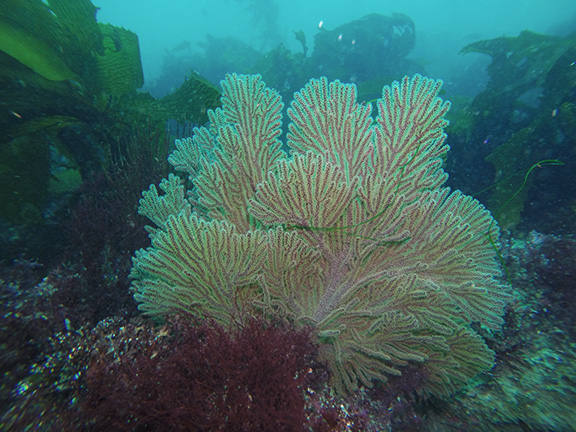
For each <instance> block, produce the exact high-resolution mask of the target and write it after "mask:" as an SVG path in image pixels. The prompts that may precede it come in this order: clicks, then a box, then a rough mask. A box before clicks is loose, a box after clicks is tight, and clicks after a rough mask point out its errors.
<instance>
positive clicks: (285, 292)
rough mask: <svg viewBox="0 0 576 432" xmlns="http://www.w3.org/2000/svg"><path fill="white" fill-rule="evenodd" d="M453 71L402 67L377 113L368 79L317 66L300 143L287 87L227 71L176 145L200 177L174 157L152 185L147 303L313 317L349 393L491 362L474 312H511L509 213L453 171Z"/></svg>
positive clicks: (139, 271) (208, 312)
mask: <svg viewBox="0 0 576 432" xmlns="http://www.w3.org/2000/svg"><path fill="white" fill-rule="evenodd" d="M441 84H442V83H441V81H434V80H432V79H428V78H425V77H422V76H420V75H415V76H414V77H412V78H409V77H405V78H404V79H403V80H402V81H401V82H394V83H393V84H392V85H391V86H386V87H384V89H383V93H382V97H381V98H380V99H378V100H377V102H376V105H377V111H378V113H377V115H376V116H373V115H372V106H371V105H370V104H359V103H358V102H357V100H356V87H355V85H353V84H344V83H341V82H340V81H334V82H328V80H327V79H326V78H320V79H312V80H310V81H309V82H308V84H307V85H306V86H305V87H304V88H303V89H302V90H300V91H299V92H297V93H296V94H295V96H294V101H293V102H292V104H291V106H290V108H289V109H288V111H287V112H288V117H289V119H290V123H289V125H288V133H287V136H286V144H287V146H288V147H289V149H290V150H289V153H287V152H286V151H285V150H284V149H283V144H282V142H281V141H280V139H279V137H280V134H281V127H282V111H283V104H282V101H281V98H280V96H279V94H278V93H277V92H276V91H275V90H273V89H270V88H267V87H266V85H265V83H264V82H263V80H262V78H261V77H260V76H258V75H255V76H247V75H235V74H232V75H228V76H227V77H226V79H225V80H224V81H223V82H222V89H223V94H222V107H221V108H218V109H216V110H214V111H210V112H209V119H210V125H209V126H208V127H201V128H196V129H194V134H193V136H192V137H191V138H188V139H183V140H177V141H176V150H175V151H174V152H173V153H172V154H171V156H170V157H169V162H170V163H171V164H172V165H173V167H174V168H175V169H176V171H178V172H182V173H185V174H187V175H188V179H187V180H183V179H181V178H180V177H177V176H175V175H172V174H171V175H170V176H169V177H168V178H167V179H164V180H162V182H161V183H160V189H161V190H162V191H163V194H162V193H159V192H158V189H157V188H156V186H154V185H152V186H150V189H149V190H148V191H146V192H144V194H143V198H142V200H141V201H140V210H139V211H140V213H141V214H143V215H145V216H147V217H148V218H149V219H150V220H151V221H152V222H153V224H154V226H150V227H147V228H148V230H149V235H150V238H151V246H150V247H149V248H147V249H146V250H144V249H142V250H140V251H138V252H137V253H136V256H135V257H134V259H133V262H134V266H133V269H132V278H133V290H134V295H135V298H136V299H137V301H138V302H139V303H140V308H141V310H143V311H144V312H146V313H148V314H153V315H158V316H166V315H170V314H173V313H175V312H177V311H186V312H187V313H191V314H193V315H196V316H199V317H205V318H210V319H212V320H215V321H216V322H217V323H220V324H223V325H229V324H230V323H231V322H232V323H235V324H237V325H242V323H243V322H244V321H245V320H246V319H247V318H248V317H250V316H253V315H259V316H264V317H278V316H279V317H282V318H284V319H286V320H288V321H290V322H292V323H293V324H294V325H296V326H304V325H312V327H313V328H314V334H315V335H316V340H317V342H318V343H319V346H320V356H321V359H322V360H323V361H324V362H325V363H326V364H327V365H328V367H329V370H330V371H331V384H332V387H333V388H334V389H335V390H336V391H338V392H340V393H346V392H349V391H353V390H354V389H356V388H357V387H358V385H359V384H362V385H365V386H371V385H372V384H373V383H374V381H375V380H379V381H385V380H386V379H387V377H388V376H390V375H399V374H401V373H402V370H403V367H405V366H407V365H409V364H420V365H421V366H422V368H423V369H425V371H426V377H427V380H426V383H425V386H424V387H423V389H422V391H423V392H429V393H446V392H449V391H451V390H453V389H455V388H457V387H458V386H460V385H461V384H462V383H464V382H466V381H467V380H469V379H470V378H471V377H472V376H474V375H475V374H477V373H479V372H481V371H485V370H487V369H489V368H490V367H491V365H492V360H493V353H492V351H491V350H490V349H489V348H488V347H487V346H486V345H485V343H484V341H483V340H482V338H481V337H480V336H479V335H478V334H477V333H476V332H475V330H474V329H473V328H472V327H471V324H472V323H481V324H482V325H484V326H486V327H488V328H491V329H497V328H498V327H499V326H500V325H501V324H502V322H503V320H502V318H501V316H502V314H503V308H504V305H505V303H506V300H507V296H508V294H507V292H506V287H505V286H504V285H503V284H502V282H501V272H500V269H499V265H498V261H497V256H496V252H495V250H494V244H495V242H497V241H498V240H497V239H498V227H497V224H496V223H494V220H493V218H492V216H491V215H490V213H489V212H488V211H487V210H486V209H485V208H484V207H483V206H482V205H481V204H480V203H479V202H478V201H476V200H475V199H473V198H471V197H469V196H466V195H464V194H462V193H461V192H460V191H457V190H456V191H451V190H450V189H449V188H447V187H445V186H443V184H444V183H445V181H446V179H447V174H446V173H445V172H444V171H443V169H442V163H443V156H444V155H445V154H446V152H447V151H448V146H447V145H446V144H445V143H444V140H445V134H444V132H443V129H444V127H445V126H446V125H447V121H446V120H445V119H444V116H445V114H446V112H447V111H448V109H449V103H448V102H444V101H442V100H441V99H440V98H439V97H438V92H439V90H440V87H441ZM185 185H188V187H189V190H188V191H186V190H185V189H186V186H185Z"/></svg>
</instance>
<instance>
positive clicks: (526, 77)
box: [460, 31, 574, 92]
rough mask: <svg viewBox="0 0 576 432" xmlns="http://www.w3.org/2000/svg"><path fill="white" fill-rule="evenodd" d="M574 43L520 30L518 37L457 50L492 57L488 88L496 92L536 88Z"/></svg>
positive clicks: (490, 40) (506, 37)
mask: <svg viewBox="0 0 576 432" xmlns="http://www.w3.org/2000/svg"><path fill="white" fill-rule="evenodd" d="M572 46H574V41H573V40H570V39H567V38H561V37H558V36H549V35H543V34H538V33H533V32H531V31H523V32H522V33H520V35H519V36H514V37H511V36H502V37H499V38H496V39H489V40H481V41H478V42H474V43H471V44H469V45H466V46H465V47H464V48H462V50H461V51H460V53H461V54H466V53H471V52H474V53H482V54H487V55H489V56H490V57H492V63H491V64H490V65H489V66H488V72H489V73H490V84H489V86H490V87H491V88H496V89H498V91H499V92H502V91H504V90H510V89H512V88H519V87H521V86H529V87H532V86H534V87H535V86H539V85H542V84H543V83H544V79H545V78H546V75H547V73H548V72H549V71H550V69H551V68H552V67H553V66H554V64H555V63H556V61H557V60H558V59H559V58H560V57H561V56H562V55H563V54H564V53H565V52H566V51H567V50H568V49H570V48H571V47H572Z"/></svg>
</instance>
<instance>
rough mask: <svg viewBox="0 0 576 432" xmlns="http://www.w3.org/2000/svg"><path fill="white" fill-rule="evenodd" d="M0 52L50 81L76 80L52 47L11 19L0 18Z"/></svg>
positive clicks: (58, 53)
mask: <svg viewBox="0 0 576 432" xmlns="http://www.w3.org/2000/svg"><path fill="white" fill-rule="evenodd" d="M0 50H2V51H4V52H5V53H6V54H8V55H10V56H11V57H13V58H15V59H16V60H18V61H19V62H21V63H22V64H24V65H26V66H28V67H29V68H30V69H32V70H33V71H34V72H36V73H37V74H39V75H42V76H43V77H44V78H46V79H49V80H52V81H64V80H69V79H70V80H74V79H77V77H76V75H75V74H74V72H72V71H71V70H70V69H69V68H68V66H66V64H65V63H64V61H63V59H62V57H61V55H62V53H60V52H58V51H57V50H56V49H55V48H54V47H52V46H50V45H48V44H47V43H46V42H45V41H44V40H43V39H42V38H40V37H38V36H36V35H34V34H32V33H29V32H28V31H27V30H26V29H25V28H23V27H22V26H20V25H19V24H18V23H16V22H14V21H12V20H11V19H9V18H7V17H4V16H0Z"/></svg>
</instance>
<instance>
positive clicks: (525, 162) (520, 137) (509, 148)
mask: <svg viewBox="0 0 576 432" xmlns="http://www.w3.org/2000/svg"><path fill="white" fill-rule="evenodd" d="M533 134H534V130H533V128H532V127H527V128H524V129H522V130H520V131H518V132H516V133H515V134H514V135H512V137H511V138H510V139H509V140H508V141H506V142H505V143H504V144H502V145H501V146H499V147H497V148H496V149H494V151H493V152H492V153H490V155H488V157H487V158H486V160H487V161H488V162H491V163H492V164H493V165H494V168H495V169H496V178H495V181H496V184H495V187H494V189H493V191H492V195H491V196H490V199H489V201H488V204H489V207H490V208H491V209H493V211H494V213H495V214H494V217H495V218H496V219H497V220H498V223H499V224H500V227H501V228H507V229H511V228H514V227H515V226H516V225H517V224H518V223H520V220H521V218H522V211H523V210H524V205H525V202H526V198H527V196H528V191H529V190H530V186H531V185H532V179H531V178H530V179H529V180H528V184H526V185H525V187H524V188H522V190H521V191H520V192H519V193H518V194H517V195H516V196H515V197H514V198H513V199H512V200H511V201H509V202H508V200H509V199H510V197H512V196H513V195H514V194H515V193H516V192H517V191H518V190H519V189H520V188H521V187H522V183H523V182H524V174H525V173H526V171H527V170H528V169H529V168H530V166H531V165H532V164H533V163H534V156H531V154H530V153H529V152H526V151H525V150H526V147H527V145H528V143H530V142H531V138H532V136H533ZM511 166H513V167H514V169H515V171H516V172H515V173H512V174H510V167H511ZM506 176H508V177H506ZM502 177H504V178H502Z"/></svg>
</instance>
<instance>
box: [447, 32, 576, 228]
mask: <svg viewBox="0 0 576 432" xmlns="http://www.w3.org/2000/svg"><path fill="white" fill-rule="evenodd" d="M471 52H475V53H483V54H487V55H489V56H490V57H491V58H492V62H491V64H490V65H489V66H488V73H489V74H490V81H489V83H488V85H487V88H486V89H485V90H484V91H483V92H481V93H480V94H479V95H478V96H476V98H475V99H474V100H473V101H472V103H471V104H470V106H469V107H468V108H467V109H465V110H464V115H462V116H460V118H459V119H458V121H456V122H455V123H456V128H455V130H454V131H453V132H452V133H451V138H452V139H453V140H454V145H453V147H454V149H455V150H454V152H453V154H452V155H453V156H454V157H453V158H449V159H448V168H447V169H448V170H449V171H450V172H451V173H452V175H451V180H452V181H453V183H454V184H458V185H459V187H461V188H463V189H464V190H466V191H470V193H474V194H477V193H479V192H480V190H483V191H485V192H486V194H482V195H481V196H480V198H481V199H482V200H483V201H485V202H486V203H487V205H488V206H489V208H490V209H491V210H492V211H493V212H498V213H499V214H497V215H496V218H497V219H498V222H499V223H500V225H501V227H503V228H507V229H513V228H519V225H520V224H521V223H522V224H524V226H525V227H530V226H531V227H534V226H536V227H538V229H539V230H540V231H546V232H550V231H553V232H556V233H572V232H573V231H574V230H573V226H574V224H575V223H576V212H574V210H573V209H574V206H575V205H576V201H575V199H574V194H572V193H571V188H573V185H574V184H575V183H576V177H575V174H574V173H576V166H575V165H574V162H573V154H574V149H576V139H575V137H576V122H575V121H574V119H575V118H576V97H575V95H576V66H575V63H574V58H576V38H575V37H574V36H568V37H558V36H548V35H541V34H537V33H533V32H529V31H524V32H522V33H521V34H520V35H519V36H516V37H500V38H496V39H491V40H483V41H478V42H474V43H472V44H470V45H467V46H466V47H464V48H463V49H462V53H471ZM543 159H544V160H545V159H558V160H560V161H563V162H565V165H564V166H562V167H556V168H549V169H537V170H534V171H533V173H532V174H533V175H531V176H530V177H529V178H528V181H527V182H526V183H525V185H524V187H521V186H522V183H523V182H524V179H525V174H526V173H527V172H528V171H529V170H530V168H531V167H532V166H534V165H535V164H537V163H538V161H540V160H543ZM559 179H562V180H559ZM469 184H470V186H468V185H469ZM472 185H473V186H472ZM519 189H522V190H521V192H520V193H519V194H517V195H516V196H515V197H514V199H513V200H511V201H510V202H509V203H507V204H506V205H504V204H505V203H506V202H507V201H508V199H509V198H510V197H511V196H512V195H514V194H515V192H516V191H517V190H519ZM475 196H476V195H475ZM527 203H531V204H530V205H529V206H528V205H527ZM500 208H502V211H499V209H500ZM531 229H533V228H531Z"/></svg>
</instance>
